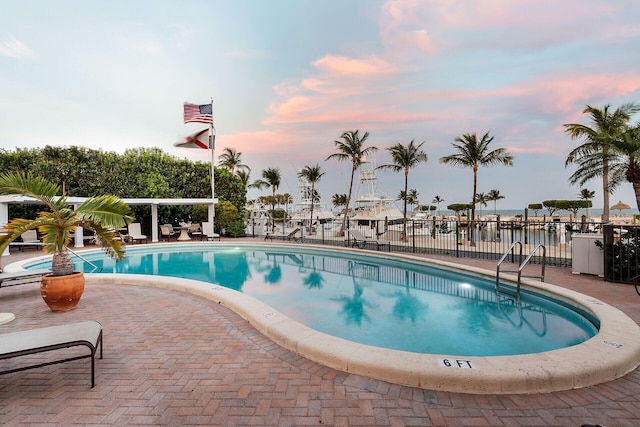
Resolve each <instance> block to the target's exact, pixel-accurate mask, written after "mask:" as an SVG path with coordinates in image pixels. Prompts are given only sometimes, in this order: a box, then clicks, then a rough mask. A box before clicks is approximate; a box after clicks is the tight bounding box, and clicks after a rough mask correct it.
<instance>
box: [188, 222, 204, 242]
mask: <svg viewBox="0 0 640 427" xmlns="http://www.w3.org/2000/svg"><path fill="white" fill-rule="evenodd" d="M189 234H190V235H191V237H198V238H199V239H200V240H202V230H201V229H200V224H197V223H196V224H191V225H190V226H189Z"/></svg>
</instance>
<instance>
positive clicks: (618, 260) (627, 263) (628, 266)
mask: <svg viewBox="0 0 640 427" xmlns="http://www.w3.org/2000/svg"><path fill="white" fill-rule="evenodd" d="M603 237H604V238H603V241H602V244H601V247H602V249H604V276H605V280H606V281H609V282H621V283H632V281H633V279H634V278H635V277H637V276H638V275H640V226H637V225H623V226H622V225H613V224H606V225H605V226H604V236H603Z"/></svg>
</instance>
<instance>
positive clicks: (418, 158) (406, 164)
mask: <svg viewBox="0 0 640 427" xmlns="http://www.w3.org/2000/svg"><path fill="white" fill-rule="evenodd" d="M423 145H424V141H423V142H421V143H420V144H418V145H415V144H414V142H413V139H412V140H411V141H410V142H409V144H408V145H406V146H405V145H402V144H400V143H398V144H395V145H393V146H391V147H389V148H387V150H388V151H389V153H391V160H392V161H393V163H391V164H387V165H381V166H378V167H377V168H376V169H390V170H392V171H394V172H404V209H403V220H402V236H403V239H404V238H406V236H407V195H408V189H409V169H412V168H415V167H416V166H418V165H419V164H420V163H422V162H426V161H427V160H428V157H427V153H425V152H424V151H423V150H422V149H421V147H422V146H423Z"/></svg>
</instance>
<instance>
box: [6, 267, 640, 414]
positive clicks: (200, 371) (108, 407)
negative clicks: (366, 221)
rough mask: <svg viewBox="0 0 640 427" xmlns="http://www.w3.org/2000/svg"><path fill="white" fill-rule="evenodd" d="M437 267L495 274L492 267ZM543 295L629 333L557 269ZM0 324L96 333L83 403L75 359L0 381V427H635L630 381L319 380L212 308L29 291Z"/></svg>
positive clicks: (635, 385)
mask: <svg viewBox="0 0 640 427" xmlns="http://www.w3.org/2000/svg"><path fill="white" fill-rule="evenodd" d="M443 259H444V260H446V261H461V262H465V263H468V264H473V265H477V266H484V267H485V268H489V269H492V270H493V269H494V268H495V262H493V261H487V262H485V261H476V260H454V259H452V258H443ZM6 263H7V261H6V260H5V264H6ZM547 282H550V283H555V284H559V285H562V286H567V287H569V288H572V289H576V290H579V291H582V292H584V293H587V294H590V295H592V296H594V297H597V298H599V299H601V300H603V301H605V302H608V303H611V304H613V305H615V306H617V307H619V308H620V309H622V310H623V311H625V312H626V313H627V314H628V315H630V316H631V317H633V318H634V320H636V321H639V320H640V313H639V310H638V307H639V306H640V297H638V296H637V295H636V294H635V291H634V290H633V287H630V286H625V285H616V284H611V283H605V282H603V281H602V280H601V279H598V278H594V277H590V276H575V275H572V274H571V272H570V271H569V269H566V268H561V269H558V268H549V269H548V271H547ZM0 311H3V312H4V311H9V312H13V313H15V314H16V319H15V320H14V321H12V322H11V323H8V324H5V325H0V333H4V332H10V331H13V330H19V329H25V328H30V327H36V326H43V325H45V324H51V325H53V324H61V323H68V322H72V321H77V320H86V319H95V320H98V321H100V322H101V323H102V324H103V326H104V333H105V336H104V345H105V347H104V350H105V352H104V359H102V360H97V363H96V366H97V369H96V371H97V376H96V387H95V388H93V389H91V388H90V383H89V374H90V371H89V365H88V361H87V360H86V359H85V360H79V361H75V362H69V363H65V364H61V365H54V366H49V367H45V368H40V369H35V370H30V371H25V372H19V373H13V374H9V375H4V376H0V424H2V425H4V426H24V425H27V426H28V425H37V426H69V425H90V426H100V425H145V426H149V425H154V426H155V425H207V426H246V425H256V426H304V425H316V426H317V425H333V426H386V425H391V426H404V425H417V426H524V425H527V426H579V425H581V424H583V423H593V424H595V423H600V424H603V425H606V426H637V425H640V373H639V371H638V370H636V371H634V372H632V373H630V374H628V375H626V376H625V377H623V378H621V379H618V380H616V381H612V382H610V383H606V384H601V385H598V386H594V387H589V388H584V389H579V390H571V391H564V392H556V393H548V394H530V395H466V394H458V393H446V392H436V391H430V390H420V389H414V388H410V387H403V386H398V385H393V384H388V383H385V382H382V381H377V380H370V379H367V378H363V377H359V376H356V375H349V374H346V373H343V372H339V371H336V370H333V369H329V368H326V367H323V366H321V365H318V364H316V363H313V362H310V361H308V360H306V359H304V358H302V357H299V356H297V355H295V354H293V353H291V352H289V351H287V350H284V349H282V348H281V347H280V346H278V345H276V344H274V343H273V342H271V341H270V340H269V339H267V338H265V337H264V336H262V335H261V334H260V333H258V332H257V331H256V330H255V329H254V328H253V327H252V326H251V325H249V324H248V323H247V322H246V321H244V320H242V319H241V318H240V317H239V316H237V315H235V314H234V313H233V312H231V311H230V310H228V309H226V308H225V307H222V306H220V305H217V304H214V303H212V302H210V301H207V300H204V299H201V298H199V297H195V296H192V295H188V294H184V293H180V292H174V291H165V290H159V289H150V288H144V287H135V286H127V285H106V284H101V285H95V286H93V285H92V286H88V287H87V288H86V290H85V294H84V296H83V298H82V300H81V302H80V305H79V307H78V308H77V309H75V310H73V311H69V312H65V313H52V312H50V311H49V310H48V308H47V307H46V305H45V304H44V302H42V300H41V298H40V295H39V289H38V286H37V285H21V286H15V287H11V288H2V289H0ZM10 363H11V364H13V363H15V361H12V362H10ZM5 365H6V362H5Z"/></svg>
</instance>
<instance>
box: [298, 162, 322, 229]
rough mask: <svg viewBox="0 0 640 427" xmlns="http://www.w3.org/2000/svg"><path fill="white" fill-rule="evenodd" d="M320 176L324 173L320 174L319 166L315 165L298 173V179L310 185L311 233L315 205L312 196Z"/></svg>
mask: <svg viewBox="0 0 640 427" xmlns="http://www.w3.org/2000/svg"><path fill="white" fill-rule="evenodd" d="M322 175H324V172H320V166H318V165H317V164H316V165H315V166H305V167H303V168H302V169H300V172H298V177H299V178H304V179H306V180H307V181H308V182H309V184H311V215H310V218H309V231H311V228H312V226H313V205H315V197H314V196H315V188H316V183H317V182H318V181H320V178H322Z"/></svg>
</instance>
